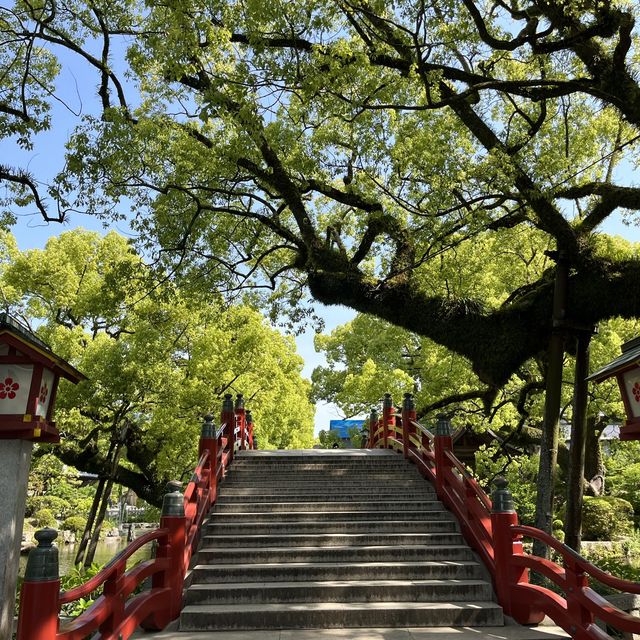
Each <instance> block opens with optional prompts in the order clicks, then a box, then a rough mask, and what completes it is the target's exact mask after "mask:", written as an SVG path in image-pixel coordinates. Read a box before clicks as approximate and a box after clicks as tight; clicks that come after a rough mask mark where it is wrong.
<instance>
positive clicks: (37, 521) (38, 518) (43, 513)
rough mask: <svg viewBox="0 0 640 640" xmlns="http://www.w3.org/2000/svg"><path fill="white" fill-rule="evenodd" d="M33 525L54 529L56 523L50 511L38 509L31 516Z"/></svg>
mask: <svg viewBox="0 0 640 640" xmlns="http://www.w3.org/2000/svg"><path fill="white" fill-rule="evenodd" d="M33 524H34V526H36V527H39V528H40V527H55V526H57V524H58V523H57V521H56V519H55V518H54V516H53V513H52V511H51V509H38V510H37V511H36V512H35V513H34V514H33Z"/></svg>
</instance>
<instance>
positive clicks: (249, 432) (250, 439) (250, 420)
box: [245, 409, 255, 449]
mask: <svg viewBox="0 0 640 640" xmlns="http://www.w3.org/2000/svg"><path fill="white" fill-rule="evenodd" d="M245 419H246V421H247V444H248V445H249V449H254V448H255V447H254V446H253V416H252V415H251V410H250V409H247V412H246V414H245Z"/></svg>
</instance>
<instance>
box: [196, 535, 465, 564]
mask: <svg viewBox="0 0 640 640" xmlns="http://www.w3.org/2000/svg"><path fill="white" fill-rule="evenodd" d="M244 542H245V541H244V540H243V541H242V543H243V544H242V547H240V548H238V547H235V548H230V549H229V548H228V549H214V548H209V547H203V548H201V549H200V550H199V551H198V563H199V564H230V563H232V562H243V561H245V562H246V561H247V560H248V559H251V561H252V562H257V563H263V564H270V563H275V562H282V563H292V562H393V561H397V562H425V561H429V560H432V561H458V560H472V559H473V553H472V551H471V549H470V548H469V547H468V546H467V545H431V546H427V545H392V546H388V545H387V546H385V545H370V546H358V547H351V546H341V547H290V548H289V547H253V548H252V547H247V546H245V544H244Z"/></svg>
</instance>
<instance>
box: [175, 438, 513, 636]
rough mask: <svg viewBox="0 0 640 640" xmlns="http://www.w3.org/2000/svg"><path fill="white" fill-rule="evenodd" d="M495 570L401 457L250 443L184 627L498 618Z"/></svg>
mask: <svg viewBox="0 0 640 640" xmlns="http://www.w3.org/2000/svg"><path fill="white" fill-rule="evenodd" d="M485 576H486V570H485V569H484V567H482V566H481V565H480V564H479V563H478V562H477V561H476V559H475V556H474V554H473V553H472V551H471V549H470V548H469V547H468V546H467V545H466V544H465V543H464V540H463V538H462V536H461V535H460V533H459V525H458V523H457V522H456V521H455V519H454V518H453V516H452V515H451V514H450V513H449V512H447V511H445V510H444V507H443V506H442V504H441V503H440V502H439V501H438V500H437V499H436V495H435V491H434V488H433V486H432V485H431V484H430V483H428V482H426V481H425V480H424V479H423V478H422V477H421V476H420V475H419V474H418V472H417V470H416V468H415V467H414V466H411V465H409V464H408V463H406V462H405V461H404V460H403V459H402V457H401V456H399V455H397V454H395V453H393V452H384V451H376V452H364V451H362V450H359V451H358V450H356V451H353V452H334V451H321V452H318V453H316V452H303V451H298V452H295V453H293V454H290V453H286V452H271V451H270V452H242V453H241V454H239V455H238V456H237V457H236V460H235V461H234V463H233V466H232V468H231V471H230V472H229V474H228V475H227V477H226V478H225V480H224V482H223V484H222V485H221V491H220V494H219V497H218V500H217V503H216V505H215V507H214V508H213V510H212V512H211V514H210V517H209V518H208V520H207V523H206V525H205V526H204V529H203V536H202V545H201V548H200V550H199V551H198V554H197V556H196V559H195V566H193V568H192V571H191V573H190V586H189V588H188V590H187V592H186V595H185V605H186V606H185V608H184V609H183V612H182V615H181V622H180V630H181V631H183V632H184V633H189V632H190V631H191V630H202V631H207V630H213V629H215V630H216V631H219V632H223V631H225V630H228V631H233V630H247V632H249V631H251V630H254V629H261V630H269V629H273V630H280V629H303V628H310V629H315V630H318V629H332V628H340V629H348V628H360V627H380V628H388V627H428V626H437V627H442V626H451V625H455V626H459V625H474V626H479V625H494V626H495V625H499V624H502V623H503V615H502V610H501V609H500V607H498V606H497V605H496V604H495V603H493V602H491V600H492V588H491V584H490V583H489V582H487V581H486V580H485ZM264 633H268V632H267V631H265V632H264Z"/></svg>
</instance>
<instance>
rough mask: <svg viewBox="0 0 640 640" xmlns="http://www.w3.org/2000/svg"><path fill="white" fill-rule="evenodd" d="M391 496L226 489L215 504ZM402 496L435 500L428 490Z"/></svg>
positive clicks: (386, 497)
mask: <svg viewBox="0 0 640 640" xmlns="http://www.w3.org/2000/svg"><path fill="white" fill-rule="evenodd" d="M392 498H393V494H392V493H391V492H389V493H386V494H385V493H382V494H376V495H372V492H371V491H368V492H364V491H363V492H361V493H355V492H352V493H331V492H322V493H318V494H315V495H314V494H313V493H291V494H288V495H287V494H283V493H275V492H274V493H262V494H258V493H253V494H246V493H242V494H234V493H231V492H229V491H227V490H226V489H225V490H224V491H223V492H222V493H221V494H220V495H219V496H218V499H217V500H216V504H217V505H220V504H232V503H249V504H251V503H256V502H269V503H273V502H305V503H308V502H380V500H382V499H384V500H385V501H388V500H390V499H392ZM402 498H403V499H404V500H430V501H435V500H436V495H435V491H429V490H421V491H418V490H415V489H414V490H412V491H410V492H407V493H403V495H402Z"/></svg>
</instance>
